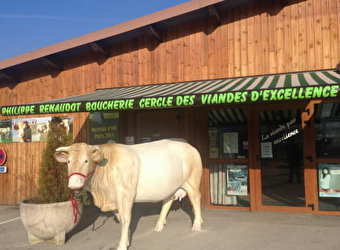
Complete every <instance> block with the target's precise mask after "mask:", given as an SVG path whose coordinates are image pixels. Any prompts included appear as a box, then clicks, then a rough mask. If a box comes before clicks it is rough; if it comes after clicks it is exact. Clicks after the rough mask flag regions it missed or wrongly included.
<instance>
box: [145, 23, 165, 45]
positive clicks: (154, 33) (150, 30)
mask: <svg viewBox="0 0 340 250" xmlns="http://www.w3.org/2000/svg"><path fill="white" fill-rule="evenodd" d="M146 31H147V32H148V35H149V36H153V37H155V38H156V39H157V41H158V42H160V43H161V42H162V41H163V39H162V36H161V35H160V34H159V32H157V31H156V30H155V29H154V27H152V25H148V26H147V27H146Z"/></svg>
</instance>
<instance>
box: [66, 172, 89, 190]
mask: <svg viewBox="0 0 340 250" xmlns="http://www.w3.org/2000/svg"><path fill="white" fill-rule="evenodd" d="M85 180H86V178H85V176H84V175H82V174H79V173H72V174H70V175H69V177H68V187H69V188H70V189H73V190H74V189H81V188H82V187H84V185H85Z"/></svg>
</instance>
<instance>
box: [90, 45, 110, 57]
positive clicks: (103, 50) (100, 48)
mask: <svg viewBox="0 0 340 250" xmlns="http://www.w3.org/2000/svg"><path fill="white" fill-rule="evenodd" d="M90 46H91V48H92V50H93V51H94V52H96V53H99V54H101V55H103V56H105V57H106V58H108V57H109V56H110V53H109V51H108V50H107V48H105V47H104V46H102V45H100V44H99V43H98V42H92V43H90Z"/></svg>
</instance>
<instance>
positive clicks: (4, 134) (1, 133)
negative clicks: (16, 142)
mask: <svg viewBox="0 0 340 250" xmlns="http://www.w3.org/2000/svg"><path fill="white" fill-rule="evenodd" d="M11 122H12V120H1V121H0V143H10V142H12V129H11Z"/></svg>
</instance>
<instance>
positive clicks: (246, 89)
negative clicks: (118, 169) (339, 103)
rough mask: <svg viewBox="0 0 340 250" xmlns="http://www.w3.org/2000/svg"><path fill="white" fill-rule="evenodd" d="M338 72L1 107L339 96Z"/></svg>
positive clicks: (23, 111)
mask: <svg viewBox="0 0 340 250" xmlns="http://www.w3.org/2000/svg"><path fill="white" fill-rule="evenodd" d="M339 92H340V74H339V73H337V72H336V71H335V70H327V71H313V72H301V73H291V74H281V75H265V76H252V77H240V78H227V79H217V80H205V81H194V82H180V83H172V84H158V85H146V86H133V87H122V88H112V89H99V90H97V91H95V92H92V93H87V94H82V95H77V96H70V97H66V98H60V99H54V100H47V101H43V102H36V103H31V104H24V105H13V106H2V107H1V114H2V115H3V116H13V115H35V114H57V113H73V112H94V111H118V110H131V109H156V108H176V107H177V108H178V107H194V106H209V105H228V104H242V103H255V102H272V101H293V100H306V99H328V98H339Z"/></svg>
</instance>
